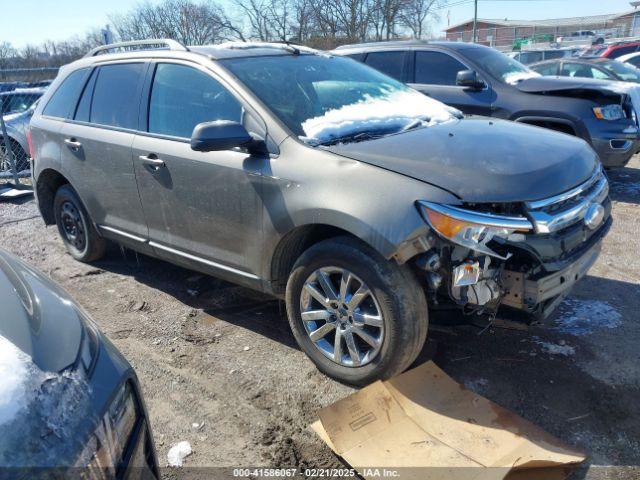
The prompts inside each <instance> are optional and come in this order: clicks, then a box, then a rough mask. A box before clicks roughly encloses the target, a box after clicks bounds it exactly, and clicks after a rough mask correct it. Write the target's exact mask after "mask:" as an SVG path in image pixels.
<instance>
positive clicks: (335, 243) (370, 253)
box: [286, 237, 428, 385]
mask: <svg viewBox="0 0 640 480" xmlns="http://www.w3.org/2000/svg"><path fill="white" fill-rule="evenodd" d="M286 302H287V313H288V316H289V323H290V325H291V329H292V330H293V333H294V336H295V337H296V340H297V341H298V344H299V345H300V347H301V348H302V349H303V350H304V352H305V353H306V354H307V355H308V356H309V357H310V358H311V360H312V361H313V362H314V363H315V364H316V366H317V367H318V369H319V370H321V371H322V372H323V373H325V374H327V375H329V376H330V377H333V378H335V379H337V380H339V381H342V382H345V383H348V384H352V385H366V384H368V383H370V382H372V381H374V380H377V379H384V378H389V377H391V376H393V375H395V374H397V373H400V372H402V371H403V370H404V369H406V368H407V367H408V366H409V365H410V364H411V363H412V362H413V361H414V360H415V358H416V357H417V355H418V354H419V353H420V350H421V349H422V346H423V344H424V341H425V338H426V334H427V326H428V313H427V304H426V300H425V297H424V294H423V292H422V289H421V288H420V286H419V284H418V282H417V280H416V278H415V276H414V274H413V272H411V270H410V269H409V268H408V267H407V266H406V265H405V266H400V265H397V264H395V263H393V262H390V261H387V260H386V259H384V258H382V257H380V256H379V255H378V254H377V252H375V251H374V250H373V249H371V248H369V247H368V246H366V245H364V244H362V243H360V242H358V241H356V240H353V239H351V238H346V237H344V238H343V237H341V238H337V239H330V240H326V241H323V242H320V243H318V244H317V245H315V246H313V247H311V248H310V249H309V250H307V251H306V252H304V253H303V254H302V256H301V257H300V258H299V259H298V261H297V262H296V264H295V266H294V268H293V271H292V273H291V276H290V277H289V281H288V283H287V292H286Z"/></svg>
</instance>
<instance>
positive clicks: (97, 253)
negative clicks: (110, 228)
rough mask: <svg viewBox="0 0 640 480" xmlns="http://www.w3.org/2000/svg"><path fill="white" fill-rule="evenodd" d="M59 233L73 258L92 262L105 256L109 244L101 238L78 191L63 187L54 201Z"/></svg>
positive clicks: (68, 186) (67, 186) (66, 186)
mask: <svg viewBox="0 0 640 480" xmlns="http://www.w3.org/2000/svg"><path fill="white" fill-rule="evenodd" d="M53 211H54V214H55V218H56V225H57V226H58V232H59V233H60V236H61V237H62V241H63V242H64V244H65V247H67V250H68V251H69V253H70V254H71V256H72V257H73V258H75V259H76V260H79V261H81V262H92V261H94V260H98V259H99V258H101V257H102V256H104V252H105V250H106V246H107V242H106V240H105V239H104V238H102V237H101V236H100V234H99V233H98V232H97V230H96V229H95V227H94V226H93V222H92V221H91V219H90V217H89V214H88V213H87V211H86V210H85V208H84V205H82V202H81V201H80V198H79V197H78V194H77V193H76V191H75V190H74V189H73V188H72V187H71V186H70V185H63V186H61V187H60V188H59V189H58V191H57V192H56V196H55V198H54V201H53Z"/></svg>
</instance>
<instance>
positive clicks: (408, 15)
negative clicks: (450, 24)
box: [399, 0, 448, 38]
mask: <svg viewBox="0 0 640 480" xmlns="http://www.w3.org/2000/svg"><path fill="white" fill-rule="evenodd" d="M447 3H448V0H406V2H405V3H404V5H403V7H402V9H401V11H400V13H399V17H400V20H401V22H402V24H403V25H404V26H405V27H406V28H408V29H409V31H410V32H411V35H412V36H413V37H414V38H422V37H423V36H424V35H425V34H426V33H427V20H428V19H429V18H432V19H434V20H437V19H438V18H439V17H438V13H437V9H440V8H443V7H444V6H446V5H447Z"/></svg>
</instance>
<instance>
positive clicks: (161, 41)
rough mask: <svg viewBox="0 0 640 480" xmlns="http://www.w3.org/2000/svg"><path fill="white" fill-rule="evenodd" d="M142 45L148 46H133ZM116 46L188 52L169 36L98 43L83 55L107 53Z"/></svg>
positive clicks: (130, 48) (131, 48)
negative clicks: (106, 43)
mask: <svg viewBox="0 0 640 480" xmlns="http://www.w3.org/2000/svg"><path fill="white" fill-rule="evenodd" d="M141 46H142V47H144V46H148V47H150V48H135V47H141ZM118 48H122V49H125V50H156V49H158V50H160V49H163V50H178V51H182V52H188V51H189V49H188V48H187V47H185V46H184V45H183V44H182V43H180V42H178V41H177V40H172V39H170V38H153V39H149V40H133V41H130V42H118V43H110V44H108V45H100V46H99V47H96V48H94V49H92V50H90V51H89V52H88V53H87V54H86V55H85V56H84V57H85V58H86V57H95V56H96V55H100V54H101V53H103V52H104V53H108V52H109V50H115V49H118Z"/></svg>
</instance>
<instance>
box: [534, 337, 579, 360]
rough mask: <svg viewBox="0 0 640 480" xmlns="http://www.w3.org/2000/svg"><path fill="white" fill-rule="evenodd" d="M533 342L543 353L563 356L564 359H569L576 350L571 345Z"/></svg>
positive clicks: (540, 341)
mask: <svg viewBox="0 0 640 480" xmlns="http://www.w3.org/2000/svg"><path fill="white" fill-rule="evenodd" d="M534 342H535V343H537V344H538V345H540V346H541V347H542V350H544V352H545V353H548V354H550V355H564V356H565V357H569V356H571V355H575V353H576V349H575V348H574V347H572V346H571V345H567V344H562V343H560V344H557V343H551V342H543V341H542V340H534Z"/></svg>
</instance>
